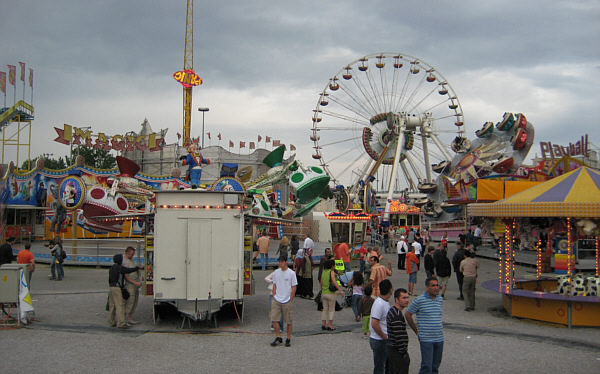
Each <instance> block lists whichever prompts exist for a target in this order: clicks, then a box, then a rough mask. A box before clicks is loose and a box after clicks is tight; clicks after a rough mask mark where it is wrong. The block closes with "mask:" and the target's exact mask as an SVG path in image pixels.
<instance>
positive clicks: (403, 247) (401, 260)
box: [396, 235, 408, 270]
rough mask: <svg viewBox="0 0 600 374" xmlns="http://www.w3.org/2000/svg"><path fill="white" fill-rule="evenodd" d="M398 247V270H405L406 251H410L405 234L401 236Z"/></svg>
mask: <svg viewBox="0 0 600 374" xmlns="http://www.w3.org/2000/svg"><path fill="white" fill-rule="evenodd" d="M396 248H397V250H398V270H404V269H405V266H406V253H407V252H408V244H406V241H405V240H404V235H403V236H401V237H400V240H399V241H398V244H397V245H396Z"/></svg>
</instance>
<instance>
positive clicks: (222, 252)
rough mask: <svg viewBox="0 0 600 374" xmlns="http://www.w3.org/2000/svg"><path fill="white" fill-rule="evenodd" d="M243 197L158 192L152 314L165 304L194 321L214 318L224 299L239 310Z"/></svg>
mask: <svg viewBox="0 0 600 374" xmlns="http://www.w3.org/2000/svg"><path fill="white" fill-rule="evenodd" d="M243 201H244V193H242V192H215V191H204V190H198V189H196V190H194V189H189V190H180V191H158V192H156V210H155V218H154V243H153V249H154V251H153V252H154V253H153V259H152V260H153V261H152V262H153V287H154V289H153V292H154V305H155V308H154V311H155V320H156V314H157V313H158V314H159V315H160V313H161V312H162V311H163V310H164V308H165V307H169V305H171V306H174V307H175V308H177V310H178V311H179V312H181V313H182V314H183V315H184V316H185V317H188V318H189V319H192V320H194V321H198V320H204V321H208V320H211V319H212V320H213V321H214V322H215V323H216V319H215V318H214V314H215V313H216V312H217V311H219V310H220V309H221V307H222V306H224V305H226V304H232V306H233V307H235V308H236V310H237V312H238V315H239V316H240V317H242V316H243V295H244V279H245V278H244V277H245V274H244V270H245V262H247V261H245V259H244V212H243V211H244V209H243V208H244V207H243ZM250 253H251V252H250ZM246 257H248V254H246ZM246 260H248V259H246ZM250 261H251V259H250ZM250 277H251V274H250ZM246 278H248V276H247V275H246ZM246 288H247V287H246ZM184 322H185V319H184Z"/></svg>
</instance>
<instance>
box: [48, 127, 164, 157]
mask: <svg viewBox="0 0 600 374" xmlns="http://www.w3.org/2000/svg"><path fill="white" fill-rule="evenodd" d="M54 130H56V133H57V134H58V136H57V137H56V139H54V141H55V142H58V143H62V144H67V145H70V144H73V145H81V146H83V147H87V148H96V149H105V150H107V151H110V150H115V151H133V150H135V149H137V150H140V151H151V152H152V151H160V150H162V145H163V142H164V139H162V138H158V139H157V137H156V133H155V132H153V133H152V134H149V135H138V136H133V135H113V136H112V137H111V136H107V135H106V134H104V133H103V132H99V133H98V135H97V136H96V139H95V140H92V131H91V130H82V129H80V128H77V127H73V126H71V125H67V124H66V123H65V124H64V127H63V128H62V129H59V128H58V127H55V128H54Z"/></svg>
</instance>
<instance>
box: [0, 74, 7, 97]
mask: <svg viewBox="0 0 600 374" xmlns="http://www.w3.org/2000/svg"><path fill="white" fill-rule="evenodd" d="M0 91H2V92H3V93H6V73H5V72H3V71H0Z"/></svg>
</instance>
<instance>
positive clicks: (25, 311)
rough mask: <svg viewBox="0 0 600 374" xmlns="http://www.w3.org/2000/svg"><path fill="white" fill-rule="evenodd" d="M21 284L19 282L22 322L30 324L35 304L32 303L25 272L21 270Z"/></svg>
mask: <svg viewBox="0 0 600 374" xmlns="http://www.w3.org/2000/svg"><path fill="white" fill-rule="evenodd" d="M20 273H21V274H20V280H21V281H20V282H19V301H20V302H19V309H21V315H20V316H19V317H20V318H21V322H23V323H25V324H27V323H29V315H30V314H32V312H33V302H32V301H31V295H30V294H29V287H28V286H27V281H26V280H25V272H24V271H23V269H20Z"/></svg>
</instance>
